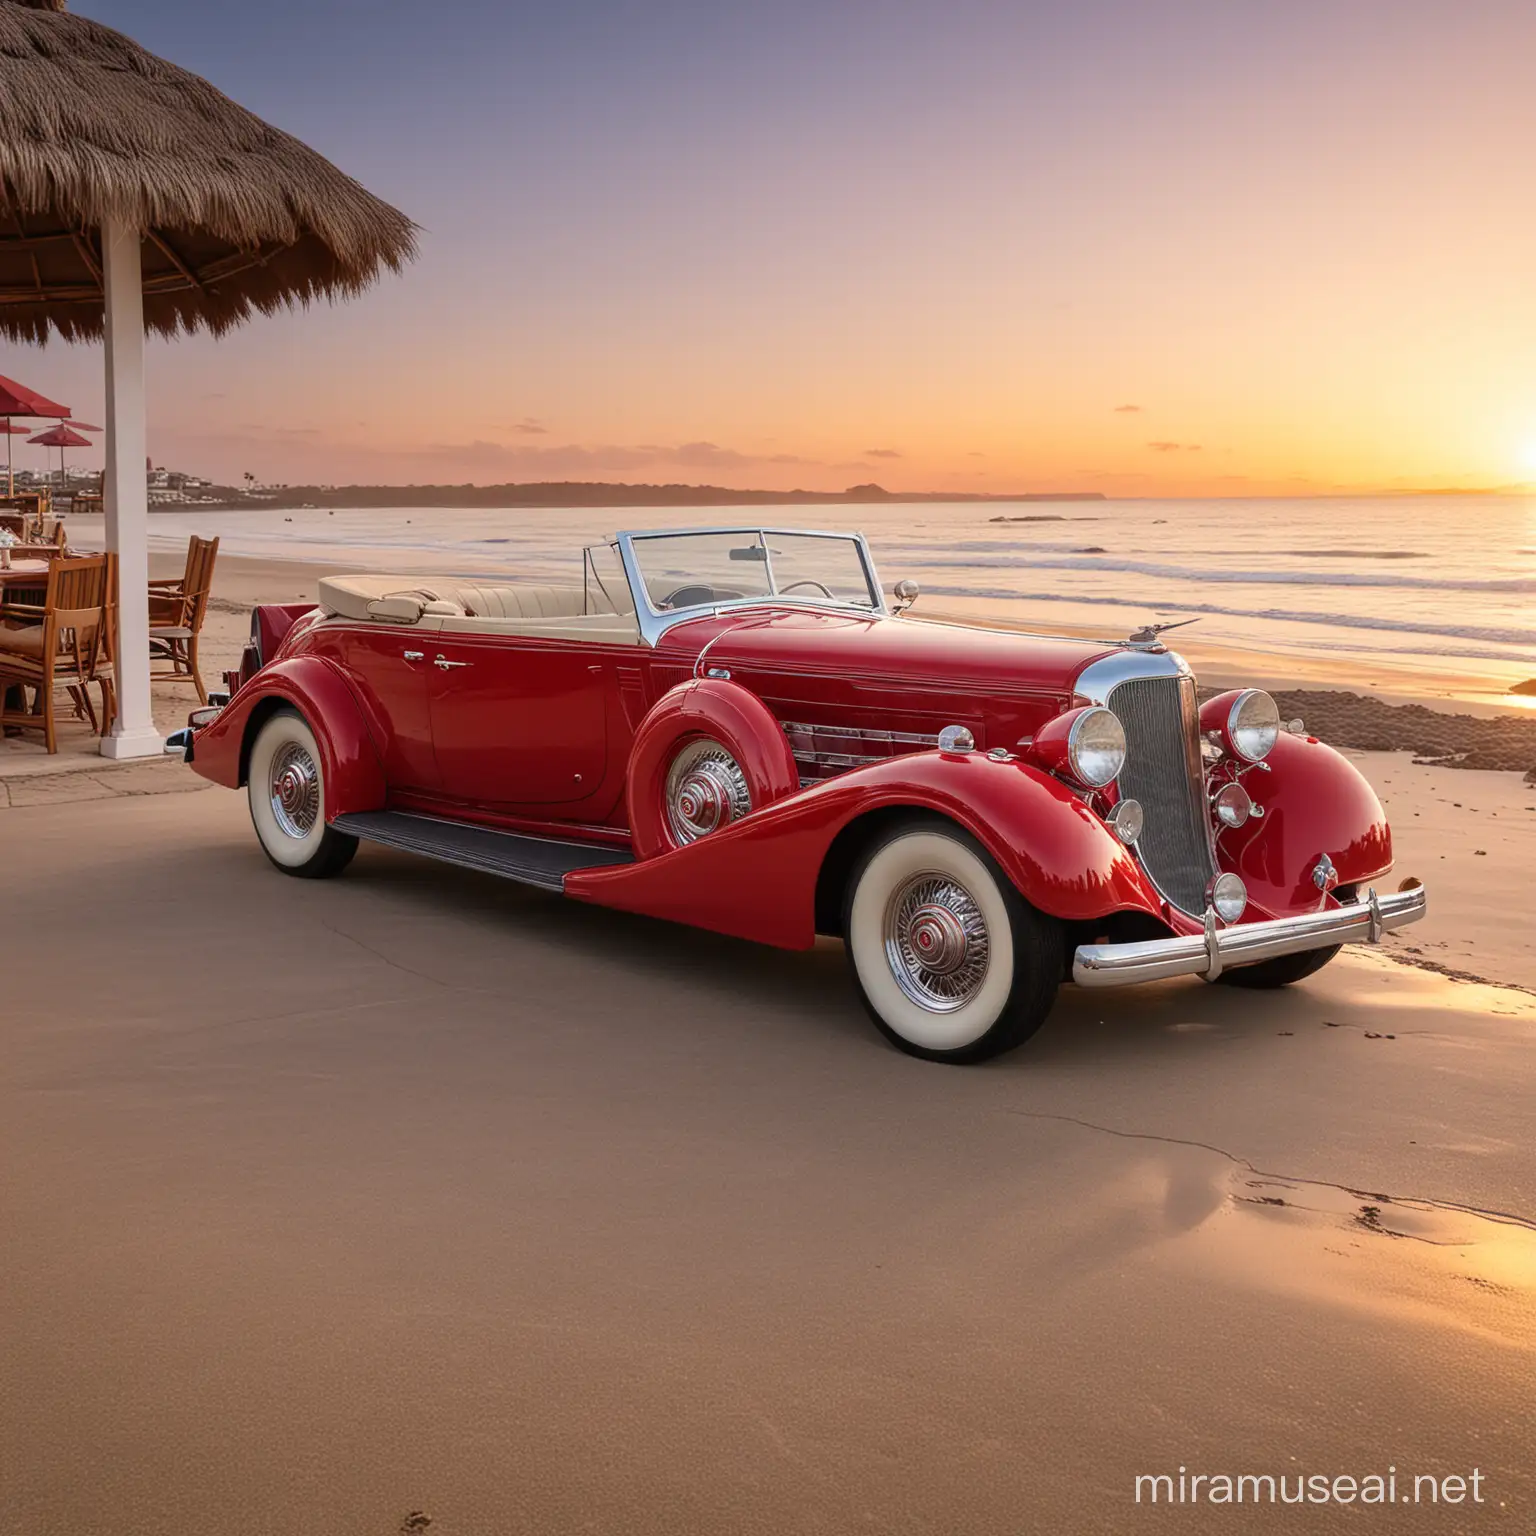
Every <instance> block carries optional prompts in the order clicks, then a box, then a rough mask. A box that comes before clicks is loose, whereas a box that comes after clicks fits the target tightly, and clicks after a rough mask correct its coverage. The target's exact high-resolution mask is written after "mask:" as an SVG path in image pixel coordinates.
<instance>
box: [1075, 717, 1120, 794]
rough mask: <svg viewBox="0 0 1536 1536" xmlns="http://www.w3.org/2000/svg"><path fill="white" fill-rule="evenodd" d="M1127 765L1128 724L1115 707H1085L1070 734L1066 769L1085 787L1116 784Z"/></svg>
mask: <svg viewBox="0 0 1536 1536" xmlns="http://www.w3.org/2000/svg"><path fill="white" fill-rule="evenodd" d="M1124 767H1125V727H1124V726H1123V725H1121V724H1120V717H1119V716H1118V715H1117V714H1116V713H1115V712H1114V711H1113V710H1112V709H1103V708H1100V707H1094V708H1091V709H1085V710H1083V711H1082V712H1081V713H1080V714H1079V715H1078V717H1077V719H1076V720H1074V721H1073V722H1072V730H1071V733H1070V734H1069V735H1068V737H1067V771H1068V772H1069V773H1070V774H1071V775H1072V777H1073V778H1074V779H1076V780H1077V782H1078V783H1079V784H1081V785H1082V786H1083V787H1084V788H1085V789H1103V788H1104V786H1105V785H1106V784H1113V783H1114V781H1115V779H1116V778H1117V777H1118V775H1119V773H1120V770H1121V769H1122V768H1124Z"/></svg>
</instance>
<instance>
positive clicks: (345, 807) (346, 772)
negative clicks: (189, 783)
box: [191, 656, 386, 821]
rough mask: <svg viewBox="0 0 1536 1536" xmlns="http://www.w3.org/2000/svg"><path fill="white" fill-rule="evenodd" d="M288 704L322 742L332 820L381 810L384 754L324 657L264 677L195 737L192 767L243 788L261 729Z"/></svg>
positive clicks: (290, 662)
mask: <svg viewBox="0 0 1536 1536" xmlns="http://www.w3.org/2000/svg"><path fill="white" fill-rule="evenodd" d="M284 704H289V705H292V706H293V708H295V709H297V710H298V711H299V713H300V714H301V715H303V716H304V718H305V719H306V720H307V721H308V722H309V725H310V729H311V730H313V731H314V733H315V738H316V740H317V741H318V742H319V743H320V752H321V755H322V757H323V758H324V759H325V760H324V762H323V763H322V764H321V767H322V769H323V770H324V773H325V785H326V794H325V814H326V820H327V821H332V820H334V819H335V818H336V817H337V816H343V815H346V814H347V813H348V812H351V811H377V810H381V809H382V808H383V806H384V801H385V796H386V785H385V779H384V769H383V766H382V764H381V763H380V761H379V753H378V749H377V748H376V747H375V746H374V743H373V738H372V737H371V736H370V735H369V734H368V727H367V724H366V723H365V721H364V719H363V713H362V710H361V709H360V708H359V707H358V703H357V699H356V698H355V697H354V695H353V693H352V690H351V689H350V688H349V687H348V686H347V683H346V680H345V679H344V678H343V677H342V675H341V673H340V672H338V671H337V669H336V668H335V667H334V666H332V665H331V663H330V662H328V661H326V660H325V659H324V658H322V657H319V656H294V657H290V658H288V659H287V660H285V661H278V662H274V663H273V664H272V665H271V666H269V667H264V668H263V669H262V670H261V671H260V672H258V673H257V674H256V676H255V677H253V678H252V679H251V680H250V682H248V683H247V684H246V685H245V687H243V688H242V689H241V690H240V692H239V693H237V694H236V695H235V697H234V698H233V699H232V700H231V701H230V702H229V704H228V706H226V708H225V709H224V710H223V711H222V712H221V713H220V714H219V716H218V718H217V719H216V720H214V721H212V722H211V723H210V724H208V725H206V726H204V727H203V728H202V729H201V730H199V731H197V733H196V734H195V735H194V736H193V738H192V754H191V763H192V767H193V769H194V770H195V771H196V772H198V773H200V774H202V776H203V777H204V778H205V779H211V780H212V781H213V782H214V783H215V784H222V785H223V786H224V787H225V788H226V789H238V788H240V786H241V785H242V784H244V783H245V773H246V763H247V761H248V759H249V756H250V747H251V742H252V740H253V739H254V738H255V735H256V732H257V731H258V730H259V729H260V727H261V724H262V722H263V721H264V720H265V719H266V718H267V716H268V715H270V714H271V713H272V712H273V711H274V710H276V709H279V708H281V707H282V706H283V705H284Z"/></svg>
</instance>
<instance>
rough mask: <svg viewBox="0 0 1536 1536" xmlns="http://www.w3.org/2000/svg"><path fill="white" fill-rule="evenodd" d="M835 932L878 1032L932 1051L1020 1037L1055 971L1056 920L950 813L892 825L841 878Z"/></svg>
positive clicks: (958, 1056) (908, 1047)
mask: <svg viewBox="0 0 1536 1536" xmlns="http://www.w3.org/2000/svg"><path fill="white" fill-rule="evenodd" d="M843 935H844V938H845V940H846V942H847V946H848V958H849V961H850V963H851V964H852V967H853V974H854V979H855V982H856V984H857V986H858V989H859V993H860V995H861V997H862V998H863V1001H864V1006H865V1007H866V1008H867V1009H868V1010H869V1013H870V1016H871V1017H872V1018H873V1019H874V1021H875V1023H876V1025H877V1026H878V1027H879V1029H880V1031H881V1033H882V1034H884V1035H885V1037H886V1038H887V1039H888V1040H890V1041H891V1043H892V1044H893V1045H896V1046H897V1047H899V1048H900V1049H901V1050H903V1051H906V1052H908V1053H909V1054H911V1055H913V1056H921V1057H923V1058H925V1059H926V1060H929V1061H945V1062H968V1061H983V1060H986V1059H987V1058H988V1057H991V1056H996V1055H999V1054H1000V1053H1002V1052H1003V1051H1008V1050H1012V1049H1013V1047H1014V1046H1016V1045H1019V1044H1021V1043H1022V1042H1023V1041H1025V1040H1027V1039H1028V1038H1029V1037H1030V1035H1032V1034H1034V1032H1035V1031H1036V1030H1037V1029H1038V1028H1039V1027H1040V1025H1041V1024H1042V1023H1043V1022H1044V1021H1045V1017H1046V1015H1047V1014H1048V1013H1049V1012H1050V1010H1051V1005H1052V1003H1053V1002H1054V1001H1055V997H1056V989H1057V986H1058V984H1059V982H1060V980H1061V964H1062V959H1061V957H1062V947H1061V946H1062V937H1061V930H1060V927H1059V925H1058V924H1056V923H1055V922H1054V921H1053V920H1052V919H1050V918H1048V917H1045V916H1043V915H1042V914H1041V913H1038V912H1036V911H1035V910H1034V909H1033V908H1031V907H1030V906H1029V904H1028V903H1027V902H1025V901H1024V899H1023V898H1022V897H1021V896H1020V895H1019V893H1018V892H1017V891H1016V890H1015V889H1014V887H1013V885H1012V884H1011V882H1010V881H1009V880H1008V879H1007V877H1006V876H1005V875H1004V874H1003V873H1002V871H1001V870H1000V869H999V868H998V866H997V864H996V863H995V862H994V860H993V859H992V858H991V856H990V855H989V854H988V853H987V852H986V850H985V849H984V848H982V847H981V846H980V844H978V843H977V842H976V841H975V840H974V839H973V838H971V837H970V836H969V835H968V834H967V833H965V832H964V831H962V830H961V829H960V828H959V827H957V826H955V825H954V824H953V823H949V822H944V821H939V820H937V819H924V820H913V821H908V822H905V823H903V824H900V825H898V826H896V827H894V828H892V829H890V830H888V831H887V832H886V833H885V835H883V836H882V837H880V838H879V839H877V840H876V841H875V842H874V843H873V844H872V845H871V846H870V847H869V848H868V849H866V850H865V852H864V855H863V857H862V858H861V859H860V860H859V861H858V864H857V865H856V867H855V869H854V873H853V878H852V879H851V880H850V882H849V886H848V892H847V898H846V901H845V904H844V912H843Z"/></svg>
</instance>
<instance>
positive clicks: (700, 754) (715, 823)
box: [667, 741, 752, 843]
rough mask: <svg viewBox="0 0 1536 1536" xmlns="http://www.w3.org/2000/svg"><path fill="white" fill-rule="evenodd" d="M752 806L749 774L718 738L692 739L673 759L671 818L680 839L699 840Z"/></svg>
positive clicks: (669, 786) (669, 795) (669, 793)
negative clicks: (748, 785)
mask: <svg viewBox="0 0 1536 1536" xmlns="http://www.w3.org/2000/svg"><path fill="white" fill-rule="evenodd" d="M751 809H752V794H751V791H750V790H749V789H748V788H747V776H746V775H745V774H744V773H743V772H742V771H741V764H740V763H738V762H737V761H736V759H735V758H734V757H732V756H731V754H730V753H729V752H727V751H726V750H725V748H724V747H722V746H721V745H720V743H719V742H718V741H690V742H689V743H688V745H687V746H685V747H684V748H683V749H682V751H681V752H679V753H678V754H677V756H676V757H675V758H674V759H673V760H672V767H671V770H670V771H669V772H668V774H667V821H668V823H669V825H670V826H671V828H672V836H673V838H674V839H675V840H676V841H677V842H679V843H692V842H696V841H697V840H698V839H699V838H701V837H707V836H708V835H709V834H710V833H711V832H714V831H716V830H718V829H719V828H720V827H723V826H725V825H727V824H728V823H729V822H733V821H738V820H740V819H741V817H743V816H745V815H746V814H747V813H748V812H749V811H750V810H751Z"/></svg>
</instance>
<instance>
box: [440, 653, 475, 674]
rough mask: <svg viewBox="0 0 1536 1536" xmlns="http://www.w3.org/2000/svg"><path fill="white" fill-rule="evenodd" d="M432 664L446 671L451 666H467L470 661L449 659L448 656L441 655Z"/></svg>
mask: <svg viewBox="0 0 1536 1536" xmlns="http://www.w3.org/2000/svg"><path fill="white" fill-rule="evenodd" d="M432 665H433V666H434V667H441V668H442V669H443V671H444V672H446V671H447V670H448V669H449V667H467V666H468V665H469V663H468V662H467V661H449V660H448V658H447V657H446V656H439V657H438V658H437V660H436V661H434V662H433V663H432Z"/></svg>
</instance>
